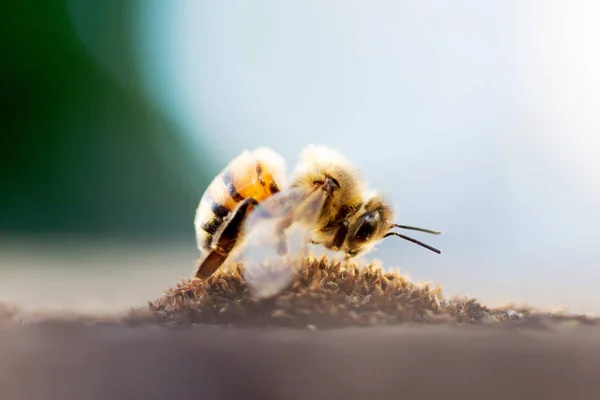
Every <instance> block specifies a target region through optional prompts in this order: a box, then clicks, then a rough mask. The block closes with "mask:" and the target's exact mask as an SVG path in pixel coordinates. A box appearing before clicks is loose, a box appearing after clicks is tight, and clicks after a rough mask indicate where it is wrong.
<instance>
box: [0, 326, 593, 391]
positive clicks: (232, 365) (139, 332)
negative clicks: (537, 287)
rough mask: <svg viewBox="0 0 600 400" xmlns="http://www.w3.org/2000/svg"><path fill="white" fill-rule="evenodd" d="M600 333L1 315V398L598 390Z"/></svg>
mask: <svg viewBox="0 0 600 400" xmlns="http://www.w3.org/2000/svg"><path fill="white" fill-rule="evenodd" d="M599 333H600V330H599V329H598V328H597V327H581V326H578V327H573V328H571V329H566V328H561V329H537V328H534V329H523V328H508V327H505V326H461V327H453V326H442V325H421V326H415V325H400V326H395V327H386V328H374V327H373V328H345V329H339V330H335V329H334V330H327V331H320V330H316V331H310V330H299V329H298V330H295V329H284V328H272V329H225V328H209V327H203V328H200V327H190V328H176V329H173V328H166V327H163V326H137V327H135V326H127V325H121V324H105V325H100V326H84V325H83V324H81V323H75V322H44V323H40V324H34V325H30V326H22V325H21V326H19V325H10V326H8V325H7V326H1V325H0V388H1V390H2V393H0V398H2V399H4V400H13V399H19V400H33V399H36V400H37V399H44V400H54V399H57V400H58V399H60V400H80V399H86V400H95V399H177V400H184V399H290V400H295V399H298V400H300V399H303V400H304V399H399V398H405V399H478V400H479V399H489V400H494V399H545V400H547V399H596V398H600V391H599V389H598V388H599V387H600V384H599V382H600V335H599Z"/></svg>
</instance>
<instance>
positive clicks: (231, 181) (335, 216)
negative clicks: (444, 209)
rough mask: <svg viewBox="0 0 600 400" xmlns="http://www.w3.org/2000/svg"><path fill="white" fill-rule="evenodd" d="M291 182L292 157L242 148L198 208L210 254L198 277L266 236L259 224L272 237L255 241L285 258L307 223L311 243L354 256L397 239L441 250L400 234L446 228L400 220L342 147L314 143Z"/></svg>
mask: <svg viewBox="0 0 600 400" xmlns="http://www.w3.org/2000/svg"><path fill="white" fill-rule="evenodd" d="M287 180H288V178H287V176H286V164H285V160H284V159H283V158H282V157H281V156H280V155H279V154H277V153H276V152H275V151H273V150H271V149H269V148H259V149H256V150H253V151H244V152H242V153H241V154H240V155H238V156H237V157H236V158H234V159H233V160H232V161H231V162H230V163H229V164H228V165H227V166H226V167H225V168H224V169H223V170H222V171H221V172H220V173H219V174H218V175H217V176H216V177H215V178H214V179H213V181H212V182H211V183H210V184H209V186H208V187H207V189H206V191H205V192H204V194H203V196H202V198H201V200H200V203H199V205H198V208H197V209H196V216H195V220H194V225H195V230H196V241H197V246H198V249H199V250H200V252H201V253H202V256H201V258H200V259H199V262H198V264H197V266H196V269H195V273H194V278H197V279H206V278H208V277H210V276H211V275H212V274H213V273H214V272H215V271H216V270H217V269H219V268H220V267H221V266H222V265H223V264H224V263H225V261H227V260H228V258H230V255H231V254H232V253H235V252H236V251H237V250H239V249H240V248H244V247H246V248H247V247H248V246H249V245H248V242H249V241H248V240H246V239H253V238H255V237H258V236H260V235H259V234H257V233H256V232H257V231H258V230H259V229H258V227H259V226H262V227H263V229H262V234H263V236H264V237H265V238H266V239H267V240H266V241H262V242H261V241H258V242H257V241H256V240H254V242H253V243H252V246H254V247H255V248H258V249H261V250H265V249H269V248H270V247H271V248H273V249H275V250H276V252H277V254H278V255H279V256H285V255H289V254H290V237H289V235H288V232H289V231H290V228H292V227H293V226H303V227H304V228H305V231H304V233H303V236H302V237H301V240H302V241H303V242H305V243H311V244H316V245H322V246H324V247H325V248H327V249H329V250H333V251H340V252H343V253H344V254H345V259H346V260H348V259H350V258H353V257H356V256H357V255H359V254H365V253H367V252H368V251H369V250H371V249H372V248H373V246H375V244H376V243H377V242H378V241H380V240H382V239H384V238H387V237H390V236H396V237H400V238H402V239H405V240H409V241H411V242H413V243H416V244H418V245H420V246H423V247H425V248H427V249H429V250H431V251H434V252H436V253H438V254H440V253H441V252H440V251H439V250H438V249H435V248H433V247H431V246H429V245H427V244H425V243H422V242H420V241H418V240H416V239H413V238H411V237H408V236H405V235H402V234H400V233H398V232H392V229H394V228H401V229H409V230H415V231H421V232H426V233H430V234H440V233H441V232H439V231H434V230H430V229H423V228H418V227H413V226H407V225H399V224H396V223H394V222H393V219H394V210H393V207H392V206H391V205H390V204H389V203H388V202H387V201H386V200H385V198H384V196H383V195H382V194H381V193H379V192H376V191H368V190H367V185H366V182H365V180H364V179H363V178H362V176H361V175H360V173H359V172H358V170H357V169H355V167H354V166H353V165H352V164H351V163H350V162H349V161H348V160H347V159H346V157H345V156H344V155H342V154H341V153H340V152H339V151H337V150H335V149H332V148H329V147H326V146H321V145H310V146H308V147H306V148H305V149H304V150H303V151H302V152H301V154H300V160H299V163H298V164H297V166H296V168H295V170H294V171H293V173H292V175H291V177H290V178H289V183H288V182H287ZM265 222H268V223H269V225H268V226H269V227H268V228H266V229H265V228H264V226H265ZM250 242H252V240H250Z"/></svg>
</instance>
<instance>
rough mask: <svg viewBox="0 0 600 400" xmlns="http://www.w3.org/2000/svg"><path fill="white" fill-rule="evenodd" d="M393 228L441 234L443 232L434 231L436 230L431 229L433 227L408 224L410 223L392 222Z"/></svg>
mask: <svg viewBox="0 0 600 400" xmlns="http://www.w3.org/2000/svg"><path fill="white" fill-rule="evenodd" d="M392 228H400V229H409V230H411V231H419V232H425V233H431V234H433V235H441V234H442V232H441V231H434V230H431V229H424V228H417V227H416V226H408V225H398V224H392Z"/></svg>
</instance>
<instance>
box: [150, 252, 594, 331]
mask: <svg viewBox="0 0 600 400" xmlns="http://www.w3.org/2000/svg"><path fill="white" fill-rule="evenodd" d="M242 269H243V265H236V266H234V268H229V269H228V270H227V271H221V270H219V271H217V273H216V274H215V275H213V276H212V277H211V278H210V279H208V280H205V281H193V282H192V281H189V280H184V281H182V282H181V283H180V284H178V285H177V287H175V288H172V289H170V290H169V291H168V292H167V293H166V294H165V295H164V296H162V297H161V298H159V299H157V300H156V301H153V302H151V303H150V311H151V316H150V318H151V319H152V318H157V319H159V320H160V321H163V322H168V323H171V324H189V323H195V324H208V325H226V326H235V327H242V326H258V327H264V326H286V327H300V328H305V327H307V326H314V327H318V328H320V329H324V328H338V327H344V326H379V325H395V324H399V323H404V322H419V323H444V324H445V323H511V324H523V323H527V324H531V323H534V324H535V323H542V322H541V321H546V320H549V319H552V320H569V321H578V322H579V323H587V324H593V325H595V324H597V323H598V320H597V319H591V318H588V317H585V316H574V315H570V316H569V315H562V316H561V315H547V314H546V315H544V314H541V313H535V312H534V311H533V310H531V309H523V308H521V309H512V310H511V309H509V308H505V309H490V308H488V307H486V306H484V305H482V304H480V303H478V302H477V301H476V299H468V298H464V297H457V298H452V299H448V298H445V297H444V295H443V293H442V290H441V288H440V287H436V288H432V287H430V285H429V284H427V283H412V282H410V281H408V280H407V279H406V278H405V277H403V276H402V275H399V274H398V273H396V272H387V273H383V272H382V270H381V268H380V267H379V266H377V265H376V264H369V265H366V266H364V267H362V268H359V267H358V266H357V265H353V264H351V265H349V266H346V267H343V266H342V265H341V264H340V262H339V261H335V260H329V259H327V258H326V257H323V258H319V259H316V258H313V257H308V258H306V259H303V260H302V263H301V265H300V269H299V273H298V274H297V276H296V279H295V281H294V282H293V283H292V284H291V285H290V287H289V288H288V289H287V290H285V291H283V292H282V293H280V294H279V295H277V296H276V297H274V298H271V299H265V300H257V299H256V298H254V297H252V296H250V295H249V290H248V287H247V285H246V283H245V282H244V280H243V278H242Z"/></svg>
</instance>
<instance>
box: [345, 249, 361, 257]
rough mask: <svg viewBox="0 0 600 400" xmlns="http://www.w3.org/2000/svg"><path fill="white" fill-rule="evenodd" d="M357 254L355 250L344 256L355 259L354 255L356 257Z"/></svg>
mask: <svg viewBox="0 0 600 400" xmlns="http://www.w3.org/2000/svg"><path fill="white" fill-rule="evenodd" d="M357 254H358V251H357V250H352V251H348V252H347V253H346V255H347V256H348V257H356V255H357Z"/></svg>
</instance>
